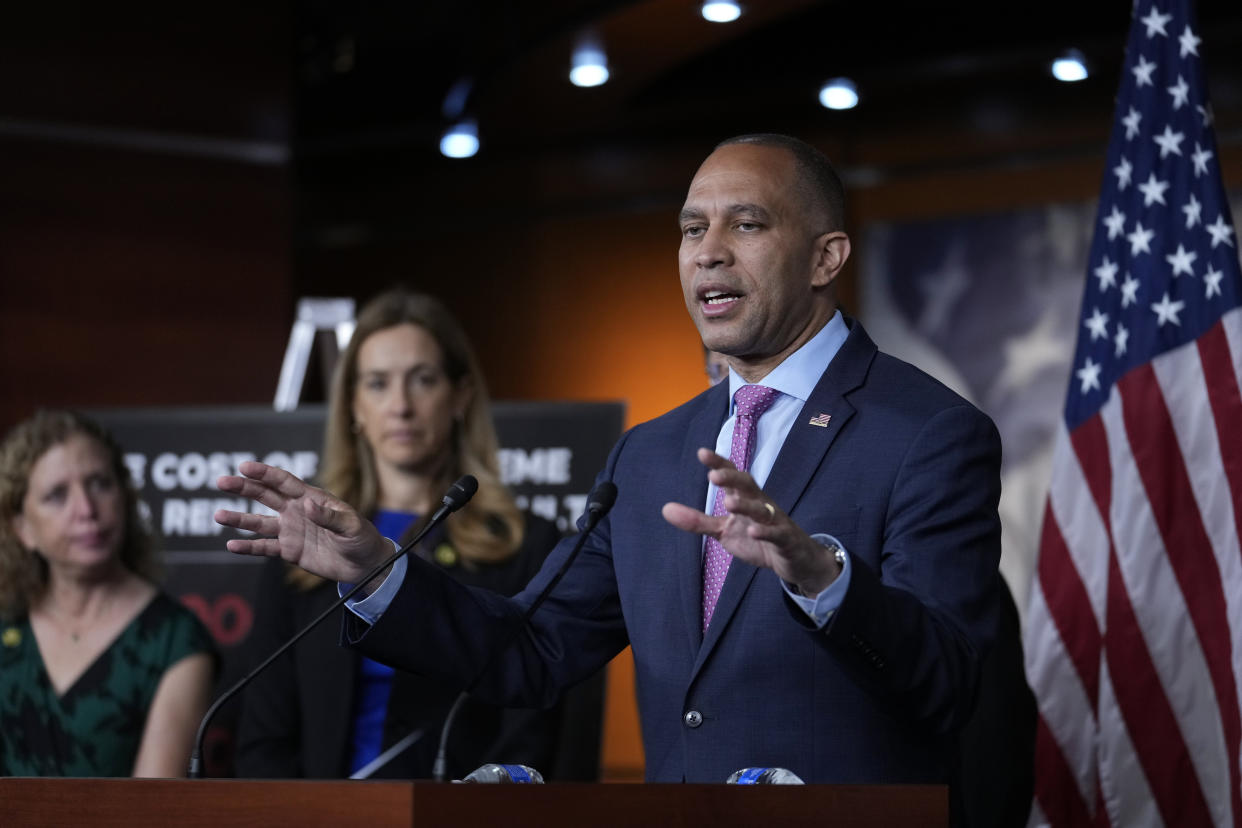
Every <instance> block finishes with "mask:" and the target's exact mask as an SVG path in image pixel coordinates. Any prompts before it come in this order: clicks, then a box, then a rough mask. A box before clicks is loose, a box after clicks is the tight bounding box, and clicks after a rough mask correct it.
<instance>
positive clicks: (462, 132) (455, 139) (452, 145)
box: [440, 121, 479, 158]
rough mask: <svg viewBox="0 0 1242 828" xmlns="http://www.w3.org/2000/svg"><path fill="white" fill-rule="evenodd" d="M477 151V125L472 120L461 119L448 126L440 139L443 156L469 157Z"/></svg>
mask: <svg viewBox="0 0 1242 828" xmlns="http://www.w3.org/2000/svg"><path fill="white" fill-rule="evenodd" d="M478 151H479V127H478V125H477V124H476V123H475V122H474V121H461V122H459V123H456V124H454V125H453V126H451V127H449V129H448V131H447V132H445V133H444V136H443V137H442V138H441V139H440V154H441V155H443V156H444V157H445V158H469V157H470V156H472V155H474V154H475V153H476V152H478Z"/></svg>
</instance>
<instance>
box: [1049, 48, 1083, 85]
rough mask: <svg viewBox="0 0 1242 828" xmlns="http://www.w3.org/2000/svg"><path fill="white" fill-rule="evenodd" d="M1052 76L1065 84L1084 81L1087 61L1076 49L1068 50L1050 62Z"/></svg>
mask: <svg viewBox="0 0 1242 828" xmlns="http://www.w3.org/2000/svg"><path fill="white" fill-rule="evenodd" d="M1052 76H1053V77H1054V78H1056V79H1057V80H1059V81H1065V82H1066V83H1073V82H1074V81H1080V80H1086V78H1087V59H1086V58H1085V57H1083V54H1082V52H1080V51H1078V50H1077V49H1070V50H1069V51H1068V52H1066V53H1065V54H1063V55H1061V56H1060V57H1059V58H1057V59H1056V60H1054V61H1053V62H1052Z"/></svg>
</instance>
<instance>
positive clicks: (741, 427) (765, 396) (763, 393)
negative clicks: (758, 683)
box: [703, 385, 781, 632]
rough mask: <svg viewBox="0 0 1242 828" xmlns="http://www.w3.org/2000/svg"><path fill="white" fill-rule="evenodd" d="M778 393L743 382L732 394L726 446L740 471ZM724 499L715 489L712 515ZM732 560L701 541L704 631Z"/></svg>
mask: <svg viewBox="0 0 1242 828" xmlns="http://www.w3.org/2000/svg"><path fill="white" fill-rule="evenodd" d="M780 395H781V392H779V391H777V390H776V389H775V388H768V387H767V386H764V385H743V386H742V387H741V388H739V389H737V393H736V394H734V395H733V403H734V406H735V408H736V413H737V419H736V420H735V421H734V423H733V445H732V446H731V447H730V449H729V459H730V460H731V461H732V462H733V465H734V466H737V468H739V469H741V470H742V471H746V470H747V469H749V468H750V460H751V458H752V457H753V456H754V454H755V425H756V424H757V423H758V422H759V418H760V417H761V416H762V415H763V412H765V411H767V410H768V408H770V407H771V405H772V403H774V402H776V398H777V397H779V396H780ZM724 498H725V493H724V489H717V490H716V497H715V499H714V500H713V501H712V514H713V515H723V514H725V507H724ZM732 560H733V556H732V555H730V554H729V553H728V552H726V551H725V548H724V547H723V546H721V545H720V541H718V540H716V539H715V538H713V537H711V536H710V535H709V536H708V537H707V541H706V542H705V543H704V544H703V631H704V632H706V631H707V625H708V624H709V623H711V620H712V613H713V612H714V611H715V609H716V601H717V600H719V599H720V588H721V587H723V586H724V580H725V573H726V572H728V571H729V562H730V561H732Z"/></svg>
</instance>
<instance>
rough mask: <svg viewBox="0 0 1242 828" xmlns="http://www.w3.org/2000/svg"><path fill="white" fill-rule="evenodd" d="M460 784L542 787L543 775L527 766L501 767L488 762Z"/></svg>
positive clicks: (468, 775)
mask: <svg viewBox="0 0 1242 828" xmlns="http://www.w3.org/2000/svg"><path fill="white" fill-rule="evenodd" d="M461 781H462V782H480V783H483V784H488V785H493V784H497V783H501V784H509V783H514V782H516V783H519V784H525V785H532V784H533V785H542V784H543V774H541V773H540V772H539V771H537V770H535V769H534V768H532V767H530V766H529V765H501V764H497V763H494V762H489V763H488V764H486V765H483V766H482V767H480V768H476V769H475V770H473V771H471V772H470V773H469V774H467V775H466V778H465V779H463V780H461Z"/></svg>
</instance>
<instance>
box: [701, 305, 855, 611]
mask: <svg viewBox="0 0 1242 828" xmlns="http://www.w3.org/2000/svg"><path fill="white" fill-rule="evenodd" d="M849 332H850V330H849V328H847V327H846V326H845V319H844V318H843V317H842V316H841V312H840V311H837V312H836V313H835V314H833V316H832V318H831V319H829V320H828V324H827V325H824V327H822V328H820V330H819V333H817V334H815V336H813V337H811V338H810V339H809V340H808V341H807V342H806V343H805V344H804V345H803V346H802V347H801V348H799V349H798V350H796V351H794V352H793V353H792V354H790V355H789V356H788V357H786V358H785V361H784V362H782V363H781V364H780V365H778V366H776V367H775V368H773V369H772V371H771V372H770V373H769V374H768V375H767V376H766V377H764V378H762V379H761V380H759V384H760V385H763V386H766V387H768V388H774V389H776V390H777V391H779V392H781V395H780V396H779V397H777V398H776V401H775V402H774V403H772V406H771V407H770V408H769V409H768V410H767V411H765V412H764V413H763V416H761V417H760V418H759V422H758V423H757V424H756V429H755V452H754V456H753V457H752V458H751V461H750V476H751V477H753V478H754V479H755V482H756V483H757V484H759V487H760V488H762V487H763V484H764V483H766V482H767V480H768V475H769V474H770V473H771V472H772V466H774V465H775V464H776V455H778V454H779V453H780V450H781V446H783V445H784V444H785V438H786V437H788V436H789V431H790V429H791V428H793V426H794V422H795V421H796V420H797V419H798V414H799V413H800V412H801V411H802V406H804V405H806V401H807V400H808V399H810V397H811V392H812V391H814V390H815V385H816V383H818V382H819V378H820V377H821V376H822V375H823V373H824V369H825V368H827V367H828V363H829V362H831V361H832V358H833V357H835V356H836V355H837V351H839V350H841V345H842V344H844V342H845V338H846V337H847V336H849ZM745 384H746V381H745V380H744V379H742V378H741V376H739V375H738V373H737V372H736V371H734V370H733V369H732V368H730V369H729V419H727V420H725V422H724V425H723V426H721V427H720V434H719V435H718V436H717V437H716V453H717V454H719V455H720V456H721V457H728V456H729V451H730V449H731V448H732V445H733V426H734V423H736V422H737V416H736V414H735V413H734V404H733V399H734V397H735V395H736V394H737V390H738V389H739V388H741V387H742V386H743V385H745ZM715 499H716V486H715V484H712V483H708V485H707V505H706V507H705V509H704V511H706V512H707V513H708V514H711V510H712V503H713V502H714V501H715ZM802 528H803V529H805V530H807V531H810V530H811V529H813V528H815V527H806V526H804V527H802ZM824 528H825V529H830V528H831V527H824ZM811 537H812V538H814V539H815V540H817V541H819V542H820V543H822V544H824V546H828V545H830V544H836V545H837V546H841V543H840V542H839V541H837V539H836V538H834V537H833V536H832V535H829V534H825V533H817V534H812V535H811ZM841 548H842V549H844V548H845V547H843V546H842V547H841ZM849 584H850V563H849V556H846V558H845V568H844V569H843V570H842V572H841V574H840V575H839V576H838V577H837V579H836V580H835V581H833V582H832V583H831V584H830V585H829V586H828V588H827V589H825V590H824V591H823V592H821V593H820V594H819V595H817V596H815V597H814V598H810V597H805V596H802V595H799V594H798V593H797V592H795V591H794V590H793V589H791V588H790V586H789V585H788V584H784V587H785V591H786V592H787V593H788V594H789V597H790V598H792V599H793V601H794V603H796V604H797V605H798V606H799V607H801V608H802V610H803V612H805V613H806V614H807V615H809V616H810V617H811V618H812V619H813V620H814V621H815V623H816V625H817V626H820V627H823V626H824V625H825V624H827V623H828V621H829V620H830V619H831V618H832V613H833V612H834V611H835V610H836V608H837V607H839V606H841V602H842V601H843V600H844V599H845V592H846V590H847V589H848V588H849Z"/></svg>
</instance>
